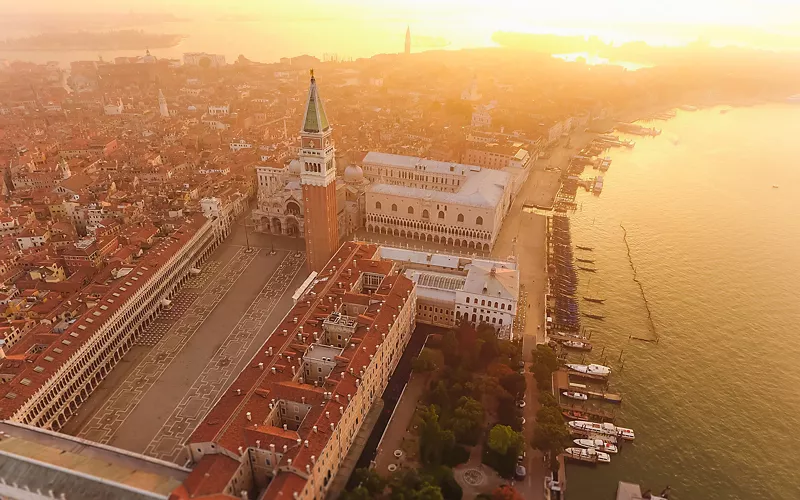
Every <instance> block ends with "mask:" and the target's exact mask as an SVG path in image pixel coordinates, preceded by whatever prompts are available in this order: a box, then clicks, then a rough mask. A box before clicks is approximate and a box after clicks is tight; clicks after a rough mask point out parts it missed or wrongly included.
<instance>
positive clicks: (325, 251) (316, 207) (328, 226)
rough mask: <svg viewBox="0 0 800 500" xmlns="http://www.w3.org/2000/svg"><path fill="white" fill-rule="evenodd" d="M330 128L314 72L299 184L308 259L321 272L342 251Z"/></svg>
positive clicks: (304, 119)
mask: <svg viewBox="0 0 800 500" xmlns="http://www.w3.org/2000/svg"><path fill="white" fill-rule="evenodd" d="M334 153H335V149H334V147H333V138H332V137H331V126H330V123H329V122H328V117H327V115H326V114H325V108H323V107H322V99H321V98H320V97H319V91H318V90H317V81H316V79H315V78H314V70H311V84H310V86H309V88H308V102H307V103H306V112H305V115H304V116H303V128H302V129H301V130H300V163H301V165H302V170H301V172H300V184H301V185H302V187H303V198H304V200H305V202H304V203H303V205H304V209H305V210H304V211H305V237H306V257H307V261H308V267H309V269H310V270H311V271H320V270H322V268H323V267H325V264H327V262H328V261H329V260H330V258H331V257H333V254H334V253H335V252H336V250H337V249H338V248H339V220H338V218H337V206H336V160H335V158H334Z"/></svg>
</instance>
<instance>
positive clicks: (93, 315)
mask: <svg viewBox="0 0 800 500" xmlns="http://www.w3.org/2000/svg"><path fill="white" fill-rule="evenodd" d="M207 221H208V219H206V218H205V217H203V216H202V215H199V214H198V215H195V216H194V217H193V218H191V219H186V221H185V223H184V224H183V225H182V226H181V227H180V228H179V229H178V230H176V231H175V232H174V233H173V234H172V235H171V237H170V238H164V240H162V241H161V242H160V243H159V244H157V245H154V246H153V248H151V249H150V250H149V251H148V252H147V253H146V254H145V255H144V257H143V258H142V259H141V260H139V261H138V263H137V265H136V266H135V267H134V269H133V271H131V273H130V274H128V276H127V277H123V278H121V279H117V280H115V281H114V282H113V283H111V284H110V286H107V287H97V288H96V291H98V292H100V293H102V296H101V297H99V298H98V299H97V306H95V307H94V308H92V309H90V310H87V311H86V312H85V313H84V314H82V315H81V316H80V317H79V318H78V320H77V321H76V322H75V323H74V324H72V325H71V326H70V327H69V328H68V329H67V330H66V331H64V332H63V333H61V334H59V335H57V336H55V338H54V340H52V342H51V343H50V344H49V345H48V346H47V348H45V349H44V350H43V351H42V352H40V353H39V354H38V356H41V357H44V356H50V357H51V358H53V361H50V362H47V363H42V364H41V367H42V368H44V369H43V370H40V371H37V370H34V368H35V366H36V364H35V363H29V364H28V366H27V367H26V368H25V370H24V371H23V372H21V373H19V374H18V375H17V376H15V377H14V378H13V379H12V380H10V381H9V382H8V383H6V384H3V385H0V418H1V419H6V418H10V417H11V416H13V415H14V413H15V412H16V411H17V410H18V409H19V408H20V407H21V406H22V405H23V404H24V403H25V402H26V401H27V400H28V399H29V398H30V397H31V396H33V395H34V394H35V393H36V392H37V391H38V390H39V389H40V388H41V387H42V386H43V385H44V384H47V383H48V381H49V380H50V379H51V378H52V377H53V375H54V374H55V373H56V372H57V371H58V370H59V368H61V366H62V365H63V364H64V363H66V362H67V361H68V360H69V358H70V357H71V356H72V355H73V354H74V353H75V352H77V351H78V350H80V349H81V347H82V346H83V345H84V344H86V343H87V342H89V340H90V339H91V337H92V336H93V335H94V333H95V332H96V331H97V330H98V329H99V328H100V327H101V326H102V325H103V324H104V323H105V322H106V321H108V320H109V319H110V318H111V317H112V316H113V315H114V314H115V313H116V311H117V310H118V309H119V308H120V307H122V306H123V305H124V304H125V302H126V301H127V299H128V298H130V297H131V296H132V295H133V294H134V293H136V291H137V290H139V289H140V288H142V287H143V286H144V285H145V283H147V280H148V279H150V277H151V276H152V275H154V274H155V273H156V272H157V271H158V269H159V268H160V267H161V266H163V265H164V264H165V263H166V262H167V261H168V260H169V259H170V258H171V257H172V256H173V255H174V254H175V253H176V252H178V250H179V249H180V248H182V247H183V246H184V245H186V244H187V243H188V242H189V241H190V240H191V238H192V237H193V236H194V235H195V233H196V232H197V231H198V230H199V229H200V228H201V227H202V226H203V224H205V223H206V222H207ZM134 278H135V279H134ZM88 290H89V288H87V289H84V292H87V291H88ZM57 339H61V341H57ZM22 344H23V343H22V342H20V343H19V344H17V345H15V346H14V347H13V348H12V349H11V351H10V353H11V354H17V353H20V352H21V351H20V348H24V349H27V348H28V347H29V346H28V347H25V346H23V345H22ZM4 364H5V360H0V370H2V368H3V365H4ZM23 379H27V380H28V383H26V384H23V383H21V382H22V381H23Z"/></svg>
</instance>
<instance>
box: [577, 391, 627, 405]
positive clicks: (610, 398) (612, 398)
mask: <svg viewBox="0 0 800 500" xmlns="http://www.w3.org/2000/svg"><path fill="white" fill-rule="evenodd" d="M582 392H583V393H584V394H586V395H587V396H589V397H590V398H594V399H602V400H603V401H605V402H606V403H613V404H615V405H618V404H622V396H621V395H619V394H613V393H611V392H595V391H582Z"/></svg>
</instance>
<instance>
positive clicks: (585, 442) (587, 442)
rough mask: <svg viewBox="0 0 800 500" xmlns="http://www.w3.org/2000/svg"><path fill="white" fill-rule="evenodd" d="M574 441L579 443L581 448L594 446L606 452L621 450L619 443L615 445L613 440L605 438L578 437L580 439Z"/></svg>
mask: <svg viewBox="0 0 800 500" xmlns="http://www.w3.org/2000/svg"><path fill="white" fill-rule="evenodd" d="M572 442H573V443H575V444H577V445H578V446H580V447H581V448H594V449H595V450H597V451H602V452H604V453H618V452H619V448H617V445H615V444H614V443H612V442H611V441H606V440H604V439H585V438H578V439H573V440H572Z"/></svg>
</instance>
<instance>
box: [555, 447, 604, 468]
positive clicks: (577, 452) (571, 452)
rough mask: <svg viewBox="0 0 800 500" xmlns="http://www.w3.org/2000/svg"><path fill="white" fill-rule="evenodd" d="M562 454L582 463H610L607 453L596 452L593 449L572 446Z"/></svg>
mask: <svg viewBox="0 0 800 500" xmlns="http://www.w3.org/2000/svg"><path fill="white" fill-rule="evenodd" d="M564 453H566V454H567V457H568V458H572V459H574V460H580V461H582V462H591V463H596V462H602V463H604V464H607V463H609V462H611V456H610V455H609V454H608V453H604V452H602V451H597V450H595V449H594V448H577V447H574V446H573V447H570V448H567V449H566V450H564Z"/></svg>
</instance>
